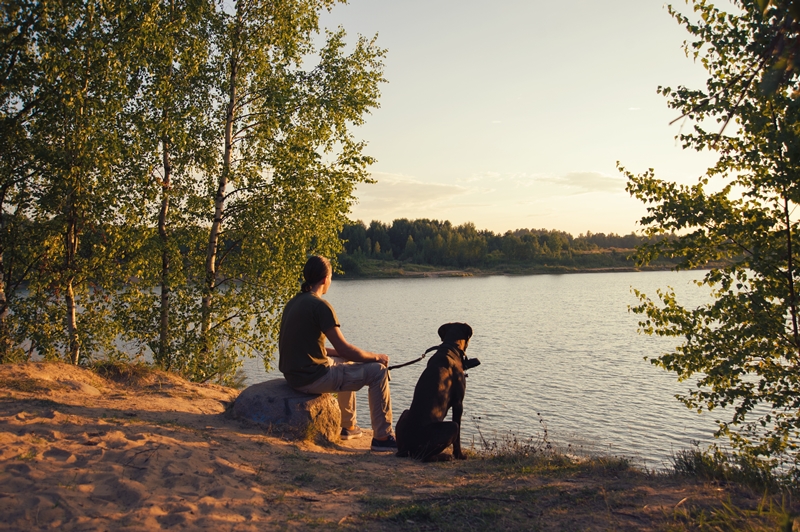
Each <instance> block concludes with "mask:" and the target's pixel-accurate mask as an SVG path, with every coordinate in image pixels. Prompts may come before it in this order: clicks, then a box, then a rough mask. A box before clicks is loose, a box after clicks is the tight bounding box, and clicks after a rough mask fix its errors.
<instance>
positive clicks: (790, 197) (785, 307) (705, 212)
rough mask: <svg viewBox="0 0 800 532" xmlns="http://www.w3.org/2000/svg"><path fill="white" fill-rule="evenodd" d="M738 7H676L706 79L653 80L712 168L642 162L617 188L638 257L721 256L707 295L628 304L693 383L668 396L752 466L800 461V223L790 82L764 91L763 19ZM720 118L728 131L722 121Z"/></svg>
mask: <svg viewBox="0 0 800 532" xmlns="http://www.w3.org/2000/svg"><path fill="white" fill-rule="evenodd" d="M735 5H736V6H737V7H738V8H740V9H741V12H740V13H739V14H735V15H734V14H728V13H724V12H722V11H721V10H719V9H718V8H716V7H714V6H713V5H711V4H708V3H707V2H704V1H701V0H697V1H694V2H693V7H694V11H695V16H692V17H687V16H684V15H682V14H680V13H678V12H677V11H675V10H672V9H670V10H671V13H672V14H673V16H674V17H675V18H676V19H677V20H678V21H679V22H680V23H681V24H682V25H683V26H684V27H685V28H686V29H687V31H688V32H689V34H690V35H691V40H690V42H688V43H687V45H686V47H687V52H688V53H689V54H690V55H691V54H693V55H694V56H695V57H696V58H697V59H699V60H700V62H701V63H702V64H703V66H704V67H705V68H706V70H707V71H708V74H709V78H708V81H707V83H706V87H705V88H702V89H691V88H686V87H678V88H677V89H671V88H669V87H663V88H661V89H660V92H661V93H662V94H664V95H665V96H667V97H668V99H669V105H670V107H672V108H673V109H675V110H676V111H677V112H678V113H680V114H682V115H684V116H685V117H686V118H687V119H689V120H693V121H694V127H693V130H692V131H690V132H687V133H685V134H681V135H680V140H681V141H682V143H683V145H684V147H685V148H688V149H695V150H698V151H699V150H705V149H708V150H715V151H716V152H717V153H718V154H719V161H718V163H717V164H716V165H715V166H714V167H712V168H710V169H709V170H708V172H707V173H706V175H704V176H703V177H701V178H700V179H699V181H698V182H697V183H696V184H694V185H691V186H687V185H678V184H676V183H671V182H666V181H663V180H660V179H657V178H656V177H655V173H654V171H653V170H650V171H648V172H645V173H644V174H639V175H636V174H633V173H630V172H627V171H625V170H624V169H623V171H624V172H625V173H626V175H627V177H628V191H629V192H630V193H631V195H633V196H635V197H636V198H638V199H640V200H641V201H643V202H644V203H645V204H647V205H648V209H647V210H648V214H647V215H646V216H645V217H644V218H642V220H641V223H642V224H643V226H644V227H645V230H646V233H647V234H648V235H649V236H658V235H665V234H671V233H673V232H674V233H675V234H676V235H679V236H677V237H676V238H668V239H661V240H657V241H656V240H652V241H651V243H649V244H646V245H644V246H642V247H640V248H639V250H638V260H639V261H640V262H641V263H646V262H648V261H651V260H653V259H654V258H656V257H658V256H661V255H666V256H670V257H677V258H680V259H681V262H680V266H679V268H696V267H702V266H705V265H707V264H709V263H712V264H723V266H718V267H714V268H712V269H710V270H709V271H708V272H707V273H706V274H705V275H704V277H703V279H702V281H700V284H701V285H704V286H708V287H710V288H711V290H712V298H713V299H712V301H711V302H710V303H708V304H706V305H701V306H699V307H696V308H687V307H684V306H683V305H681V304H680V303H679V302H678V300H677V298H676V296H675V294H674V292H672V291H671V290H665V291H661V292H659V293H658V297H657V298H656V299H651V298H649V297H647V296H646V295H645V294H639V296H640V298H641V303H640V305H639V306H637V307H635V308H633V311H634V312H637V313H639V314H641V315H642V321H641V322H640V325H641V328H642V330H643V331H644V332H646V333H648V334H657V335H661V336H667V337H677V338H681V339H682V344H681V345H679V346H678V347H677V348H676V349H675V350H674V351H672V352H668V353H664V354H662V355H660V356H658V357H654V358H653V359H652V362H653V363H654V364H656V365H658V366H661V367H663V368H665V369H667V370H669V371H673V372H675V373H676V375H677V376H678V379H679V380H681V381H684V380H686V379H689V378H695V379H696V380H697V386H696V387H693V388H692V389H690V390H688V392H687V393H686V394H684V395H681V396H679V398H680V399H681V400H682V401H683V402H684V403H685V404H686V406H687V407H689V408H691V409H695V410H698V411H703V410H709V411H715V412H718V416H719V417H718V430H717V435H718V436H721V437H727V438H729V439H730V442H731V444H732V445H733V448H734V449H735V451H736V452H737V453H739V455H740V456H741V457H742V458H744V459H747V460H749V461H752V462H753V463H754V464H756V465H761V466H764V467H766V468H774V467H777V466H779V465H781V464H784V465H787V466H788V468H789V470H790V471H792V472H793V474H796V473H797V471H798V465H800V461H799V458H800V455H798V444H799V443H800V439H799V437H800V372H798V367H799V366H798V364H800V328H799V325H798V322H799V321H800V319H799V317H798V282H797V279H798V274H800V266H799V265H798V261H800V255H799V254H798V236H800V233H798V222H797V217H796V213H795V209H796V207H797V204H798V201H800V101H798V99H797V98H794V97H793V94H792V93H793V88H794V87H793V86H783V87H781V88H779V89H773V88H769V87H764V86H763V85H762V84H760V83H755V82H752V83H751V82H747V80H748V79H749V80H751V81H752V80H754V79H756V78H755V77H756V76H757V75H759V74H760V73H761V72H762V66H763V55H762V51H763V50H765V49H768V48H769V46H771V41H770V40H769V35H770V24H771V22H770V21H769V20H768V19H765V18H764V17H762V16H761V15H760V12H759V11H754V9H753V4H752V3H748V2H735ZM726 125H727V127H725V126H726Z"/></svg>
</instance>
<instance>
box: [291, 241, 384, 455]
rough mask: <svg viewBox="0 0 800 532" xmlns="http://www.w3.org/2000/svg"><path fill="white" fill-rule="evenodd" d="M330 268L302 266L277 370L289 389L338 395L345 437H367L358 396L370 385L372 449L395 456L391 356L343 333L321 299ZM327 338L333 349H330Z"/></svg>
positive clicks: (324, 262)
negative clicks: (351, 340) (359, 414)
mask: <svg viewBox="0 0 800 532" xmlns="http://www.w3.org/2000/svg"><path fill="white" fill-rule="evenodd" d="M331 275H332V270H331V265H330V262H329V261H328V259H326V258H325V257H320V256H314V257H310V258H309V259H308V261H307V262H306V265H305V268H303V278H304V279H305V282H304V283H303V285H302V287H301V292H300V293H299V294H297V295H296V296H294V297H293V298H292V299H291V300H290V301H289V302H288V303H287V304H286V307H285V308H284V310H283V316H282V317H281V328H280V335H279V338H278V351H279V353H280V359H279V362H278V368H279V369H280V370H281V372H282V373H283V376H284V377H285V378H286V381H287V382H288V383H289V386H291V387H292V388H294V389H295V390H297V391H299V392H304V393H316V394H318V393H330V392H337V395H338V400H339V408H340V409H341V411H342V433H341V436H342V439H345V440H347V439H351V438H358V437H360V436H361V435H362V432H361V429H359V428H358V426H357V425H356V394H355V392H356V391H357V390H360V389H361V388H363V387H364V386H369V411H370V416H371V418H372V431H373V436H374V437H373V439H372V446H371V448H372V450H373V451H385V452H396V451H397V442H396V441H395V439H394V434H393V433H392V400H391V397H390V395H389V370H388V369H387V367H388V365H389V357H388V355H384V354H377V353H370V352H369V351H364V350H363V349H359V348H358V347H356V346H354V345H352V344H349V343H348V342H347V340H345V339H344V336H343V335H342V332H341V330H340V329H339V320H338V319H337V317H336V312H335V311H334V310H333V307H332V306H331V304H330V303H328V302H327V301H325V300H324V299H322V296H323V295H324V294H325V293H327V292H328V288H330V286H331ZM325 338H327V339H328V341H330V343H331V344H332V345H333V348H332V349H331V348H330V347H325Z"/></svg>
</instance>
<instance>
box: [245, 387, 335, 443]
mask: <svg viewBox="0 0 800 532" xmlns="http://www.w3.org/2000/svg"><path fill="white" fill-rule="evenodd" d="M230 412H231V415H233V417H235V418H236V419H242V420H246V421H249V422H251V423H256V424H258V425H260V426H262V427H264V428H266V429H268V430H273V431H278V432H281V433H290V434H292V435H293V436H295V437H299V438H302V439H306V440H322V441H329V442H337V441H339V431H340V426H339V425H340V423H341V419H342V416H341V412H340V411H339V403H337V402H336V399H334V397H333V396H332V395H331V394H329V393H323V394H321V395H312V394H307V393H301V392H298V391H295V390H293V389H292V388H290V387H289V385H288V384H287V383H286V381H285V380H284V379H274V380H271V381H266V382H260V383H258V384H254V385H252V386H250V387H248V388H246V389H245V390H244V391H243V392H242V393H240V394H239V397H237V398H236V401H235V402H234V403H233V406H232V407H231V411H230Z"/></svg>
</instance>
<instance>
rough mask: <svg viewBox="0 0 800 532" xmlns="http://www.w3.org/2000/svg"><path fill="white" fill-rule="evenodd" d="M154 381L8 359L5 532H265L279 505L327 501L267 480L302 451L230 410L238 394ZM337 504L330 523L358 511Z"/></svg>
mask: <svg viewBox="0 0 800 532" xmlns="http://www.w3.org/2000/svg"><path fill="white" fill-rule="evenodd" d="M149 380H150V381H151V382H139V383H136V385H134V386H125V385H122V384H119V383H115V382H112V381H110V380H106V379H103V378H101V377H98V376H97V375H95V374H93V373H91V372H89V371H87V370H85V369H81V368H76V367H73V366H69V365H66V364H38V363H34V364H24V365H7V366H0V464H1V465H2V470H1V471H2V472H0V516H2V519H3V523H0V528H4V527H6V526H8V527H11V528H12V529H16V530H30V529H34V528H60V529H66V530H104V529H105V530H113V529H118V528H123V527H124V528H130V529H132V530H156V529H162V528H171V527H175V526H176V525H183V526H184V527H186V528H187V529H202V528H208V529H231V528H235V529H236V530H249V529H253V530H264V529H265V525H266V524H268V523H270V521H271V520H273V514H275V513H276V509H278V508H280V507H285V511H291V509H292V507H293V506H299V505H301V504H300V503H308V502H316V503H319V502H321V501H317V499H318V495H317V494H316V493H313V494H311V493H306V492H304V491H303V490H298V489H294V490H289V491H288V492H287V490H286V486H284V485H280V483H278V484H279V485H278V486H277V488H278V489H276V483H274V482H264V480H265V477H266V476H267V475H269V474H270V473H275V472H278V471H279V470H280V467H281V464H280V460H277V459H276V453H277V454H281V453H284V452H291V451H294V452H296V449H295V447H294V446H293V445H291V444H290V443H289V442H286V441H283V440H281V439H279V438H274V437H268V436H266V435H264V434H261V433H259V431H257V430H254V429H252V428H247V427H242V426H241V425H240V424H239V423H238V422H236V421H233V420H230V419H228V418H227V417H226V416H223V415H222V414H223V412H224V410H225V406H226V405H227V404H228V403H229V402H230V401H232V400H233V399H234V398H235V396H236V394H237V393H238V392H237V391H236V390H232V389H227V388H223V387H220V386H214V385H196V384H191V383H188V382H185V381H182V380H180V379H177V378H175V377H172V376H170V375H167V374H155V375H151V376H150V377H149ZM367 441H368V439H367V438H364V439H361V440H358V441H357V445H354V447H355V449H354V451H355V452H364V450H363V449H361V450H358V445H360V446H361V447H363V446H364V444H365V443H366V442H367ZM307 447H308V448H310V449H311V448H313V447H314V446H313V445H307ZM341 453H345V454H348V453H347V451H346V450H340V451H337V450H336V449H327V450H326V454H328V455H330V456H331V457H333V456H336V455H337V454H341ZM350 454H352V451H351V452H350ZM351 496H354V495H353V494H351ZM295 500H296V501H295ZM298 501H299V503H298ZM338 502H341V501H338ZM328 506H329V505H326V504H315V505H314V508H316V509H318V510H320V512H319V514H320V516H324V517H325V520H326V521H329V522H331V521H336V522H338V521H339V520H341V519H342V518H344V517H346V516H347V515H348V514H349V513H350V512H349V511H348V510H347V508H342V507H341V505H340V504H337V505H336V507H335V508H334V507H331V508H329V507H328ZM278 513H279V514H282V513H283V512H278ZM314 513H317V512H316V511H315V512H314ZM281 519H282V520H283V517H282V518H281Z"/></svg>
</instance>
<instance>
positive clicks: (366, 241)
mask: <svg viewBox="0 0 800 532" xmlns="http://www.w3.org/2000/svg"><path fill="white" fill-rule="evenodd" d="M341 239H342V240H343V241H344V250H345V253H344V254H343V255H341V256H340V259H339V261H340V263H341V265H342V268H343V269H344V271H345V272H346V273H347V274H349V275H359V274H360V273H361V271H362V270H364V269H365V268H364V259H367V258H369V259H379V260H387V261H403V262H404V263H406V264H409V263H410V264H422V265H432V266H440V267H449V268H469V267H473V268H494V267H499V266H509V265H531V266H534V265H539V266H543V265H549V266H557V267H566V268H612V267H628V268H631V267H633V266H634V263H633V262H632V261H631V260H629V259H628V256H629V254H630V253H628V252H626V251H625V250H631V249H633V248H634V247H635V246H637V245H639V244H641V243H642V242H644V241H646V238H643V237H641V236H638V235H635V234H629V235H624V236H620V235H617V234H614V233H611V234H608V235H606V234H604V233H592V232H591V231H587V232H586V234H581V235H579V236H578V237H573V236H572V235H571V234H569V233H565V232H563V231H557V230H547V229H517V230H515V231H507V232H505V233H504V234H495V233H493V232H492V231H488V230H480V231H479V230H477V229H476V228H475V226H474V225H473V224H471V223H466V224H463V225H459V226H454V225H452V224H451V223H450V222H449V221H443V222H440V221H438V220H428V219H418V220H407V219H404V218H401V219H398V220H394V222H393V223H392V224H384V223H381V222H378V221H372V222H371V223H370V224H369V227H367V226H366V225H365V224H364V223H363V222H361V221H356V222H349V223H347V224H345V226H344V227H343V229H342V232H341ZM616 250H619V251H616Z"/></svg>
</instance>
